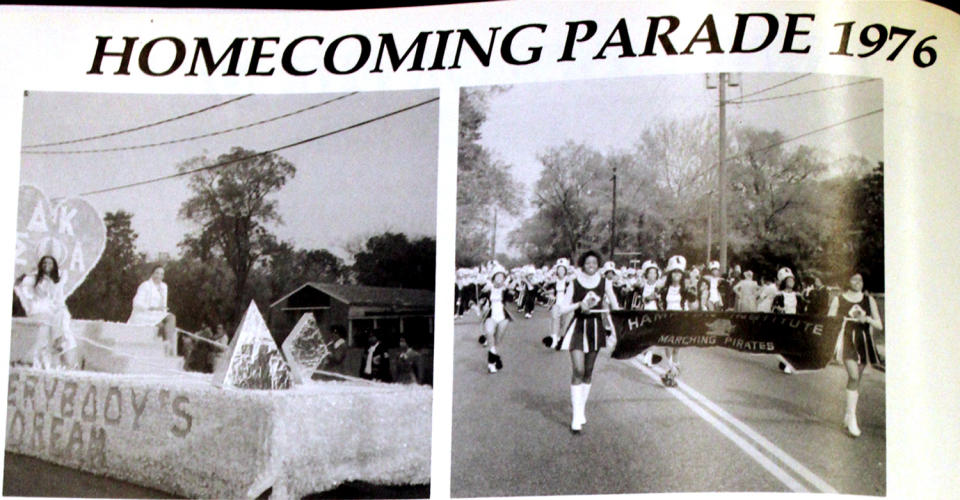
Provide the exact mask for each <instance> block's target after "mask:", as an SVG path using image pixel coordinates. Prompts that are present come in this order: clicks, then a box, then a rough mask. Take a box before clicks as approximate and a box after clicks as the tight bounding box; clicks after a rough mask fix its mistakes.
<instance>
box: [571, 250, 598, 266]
mask: <svg viewBox="0 0 960 500" xmlns="http://www.w3.org/2000/svg"><path fill="white" fill-rule="evenodd" d="M588 257H594V258H596V259H597V264H600V254H599V253H597V252H596V251H595V250H587V251H586V252H583V253H582V254H580V258H579V259H577V265H578V266H580V268H581V269H582V268H583V265H584V264H586V262H587V258H588Z"/></svg>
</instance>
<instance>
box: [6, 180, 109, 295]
mask: <svg viewBox="0 0 960 500" xmlns="http://www.w3.org/2000/svg"><path fill="white" fill-rule="evenodd" d="M106 246H107V227H106V226H105V225H104V223H103V219H102V218H101V217H100V214H98V213H97V209H95V208H93V205H91V204H90V203H88V202H87V201H86V200H82V199H80V198H66V199H63V200H58V202H57V203H56V204H53V203H51V202H50V200H48V199H47V196H46V195H45V194H44V193H43V191H41V190H40V189H39V188H37V187H34V186H29V185H22V186H20V199H19V202H18V207H17V249H16V258H15V260H14V262H15V264H14V276H15V277H16V276H20V275H22V274H33V273H36V272H37V263H38V262H39V261H40V258H41V257H43V256H44V255H50V256H52V257H53V258H54V259H56V260H57V265H58V266H59V268H60V281H61V283H63V293H64V295H65V296H69V295H70V294H71V293H73V291H74V290H76V289H77V287H78V286H80V284H81V283H83V280H84V279H85V278H86V277H87V275H88V274H90V271H91V270H92V269H93V267H94V266H96V265H97V262H98V261H99V260H100V256H101V255H103V250H104V248H106Z"/></svg>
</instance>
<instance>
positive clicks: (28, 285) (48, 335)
mask: <svg viewBox="0 0 960 500" xmlns="http://www.w3.org/2000/svg"><path fill="white" fill-rule="evenodd" d="M14 291H15V292H16V294H17V296H18V297H19V298H20V303H21V304H23V308H24V310H25V311H26V313H27V316H28V317H30V318H33V319H36V320H38V321H39V322H40V325H41V326H40V329H39V330H38V332H37V337H36V339H35V340H34V345H33V347H32V348H31V351H32V353H33V366H34V367H35V368H60V367H63V366H66V367H68V368H72V367H73V365H74V363H75V360H74V359H73V349H74V348H76V347H77V341H76V339H75V338H74V336H73V331H72V330H71V328H70V311H69V310H67V302H66V300H67V298H66V296H65V295H64V293H63V282H62V281H60V266H59V265H58V264H57V260H56V259H54V258H53V257H52V256H50V255H44V256H43V257H40V261H39V262H37V272H36V273H35V274H33V275H24V276H21V277H20V278H19V279H18V283H17V285H16V287H15V288H14Z"/></svg>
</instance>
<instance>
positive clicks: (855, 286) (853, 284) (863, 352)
mask: <svg viewBox="0 0 960 500" xmlns="http://www.w3.org/2000/svg"><path fill="white" fill-rule="evenodd" d="M827 315H828V316H841V317H843V324H842V326H841V327H840V335H841V336H842V340H841V342H840V345H841V346H842V347H841V349H842V350H843V352H842V357H843V366H844V367H845V368H846V369H847V391H846V402H847V405H846V411H845V412H844V414H843V424H844V426H845V427H846V428H847V432H849V433H850V435H851V436H852V437H858V436H860V427H859V426H858V425H857V400H858V399H859V398H860V378H861V377H862V376H863V370H864V368H866V366H867V364H868V363H869V364H871V365H874V366H882V362H881V360H880V356H879V354H878V353H877V344H876V342H874V338H873V332H872V331H871V328H873V329H874V330H883V322H882V321H881V320H880V308H878V307H877V301H876V300H874V299H873V297H871V296H870V295H869V294H867V293H866V292H864V291H863V276H861V275H860V273H855V274H854V275H853V276H850V280H849V281H848V282H847V287H846V289H845V290H844V291H843V293H841V294H840V295H838V296H837V297H834V298H833V300H832V301H831V302H830V310H829V311H828V312H827Z"/></svg>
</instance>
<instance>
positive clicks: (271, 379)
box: [213, 301, 293, 389]
mask: <svg viewBox="0 0 960 500" xmlns="http://www.w3.org/2000/svg"><path fill="white" fill-rule="evenodd" d="M213 382H214V384H216V385H219V386H223V387H236V388H239V389H289V388H290V387H291V386H292V385H293V378H292V373H291V371H290V366H289V365H287V362H286V361H284V359H283V355H282V354H281V353H280V350H279V349H277V344H276V343H275V342H274V341H273V337H272V336H271V335H270V330H269V329H268V328H267V324H266V323H265V322H264V321H263V316H261V315H260V310H259V309H257V304H256V303H255V302H253V301H250V307H248V308H247V312H246V313H245V314H244V315H243V321H241V322H240V326H239V327H238V328H237V332H236V333H235V334H234V336H233V340H231V341H230V347H229V349H228V350H227V360H226V361H225V362H223V363H221V365H220V366H219V367H218V369H217V371H216V373H214V376H213Z"/></svg>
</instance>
